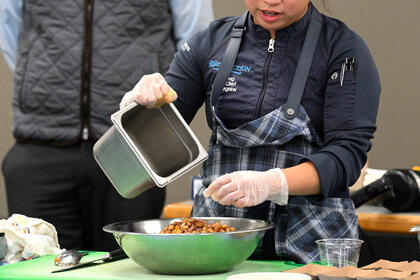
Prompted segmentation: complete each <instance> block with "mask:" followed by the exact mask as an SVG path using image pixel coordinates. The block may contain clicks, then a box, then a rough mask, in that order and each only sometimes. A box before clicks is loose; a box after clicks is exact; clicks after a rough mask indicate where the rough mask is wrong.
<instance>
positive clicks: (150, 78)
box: [120, 73, 178, 109]
mask: <svg viewBox="0 0 420 280" xmlns="http://www.w3.org/2000/svg"><path fill="white" fill-rule="evenodd" d="M177 97H178V96H177V94H176V92H175V91H174V90H173V89H171V88H170V87H169V85H168V83H167V82H166V81H165V78H164V77H163V76H162V75H161V74H160V73H154V74H150V75H144V76H143V77H142V78H141V79H140V81H139V82H138V83H137V84H136V85H135V86H134V88H133V89H132V90H131V91H129V92H127V93H126V94H125V95H124V97H123V98H122V100H121V103H120V109H122V108H124V107H126V106H127V105H129V104H131V103H133V102H134V101H135V102H137V103H138V104H140V105H143V106H146V107H147V108H158V107H160V106H162V105H163V104H164V103H171V102H173V101H175V100H176V99H177Z"/></svg>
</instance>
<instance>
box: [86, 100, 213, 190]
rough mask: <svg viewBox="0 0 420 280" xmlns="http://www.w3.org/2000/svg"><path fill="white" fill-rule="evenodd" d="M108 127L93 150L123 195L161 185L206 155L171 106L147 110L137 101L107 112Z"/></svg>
mask: <svg viewBox="0 0 420 280" xmlns="http://www.w3.org/2000/svg"><path fill="white" fill-rule="evenodd" d="M111 120H112V122H113V124H114V125H113V126H112V127H111V128H110V129H109V130H108V131H107V132H106V133H105V134H104V135H103V136H102V137H101V138H100V139H99V140H98V141H97V142H96V143H95V145H94V147H93V154H94V157H95V159H96V161H97V162H98V164H99V165H100V167H101V168H102V170H103V171H104V173H105V174H106V175H107V177H108V178H109V180H110V181H111V182H112V184H113V185H114V187H115V188H116V189H117V191H118V192H119V194H120V195H121V196H123V197H125V198H133V197H136V196H138V195H139V194H141V193H142V192H144V191H146V190H147V189H149V188H151V187H153V186H158V187H164V186H166V185H167V184H169V183H170V182H172V181H173V180H175V179H176V178H178V177H179V176H181V175H182V174H184V173H186V172H187V171H189V170H190V169H192V168H193V167H195V166H196V165H198V164H200V163H201V162H202V161H204V160H206V159H207V157H208V155H207V152H206V150H205V149H204V148H203V147H202V145H201V144H200V142H199V141H198V139H197V137H196V136H195V135H194V133H193V132H192V130H191V129H190V127H189V126H188V125H187V124H186V122H185V121H184V120H183V118H182V116H181V115H180V114H179V112H178V110H177V109H176V108H175V106H174V105H173V104H165V105H163V106H162V107H160V108H158V109H147V108H145V107H143V106H139V105H137V104H136V103H134V104H131V105H129V106H127V107H126V108H124V109H122V110H120V111H118V112H116V113H114V114H113V115H112V116H111Z"/></svg>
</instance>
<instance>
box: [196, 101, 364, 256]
mask: <svg viewBox="0 0 420 280" xmlns="http://www.w3.org/2000/svg"><path fill="white" fill-rule="evenodd" d="M213 117H214V118H215V121H216V125H215V126H214V128H213V134H212V137H211V140H210V148H209V151H208V153H209V158H208V160H207V161H206V162H205V163H204V164H203V169H202V174H201V175H202V178H203V187H202V188H200V189H199V191H198V193H197V194H196V196H195V198H194V207H193V210H192V214H191V216H195V217H200V216H201V217H217V216H223V217H241V218H242V217H244V218H253V219H262V220H266V221H269V222H272V223H274V224H275V225H276V227H275V229H273V230H270V231H268V232H267V233H266V234H265V235H264V238H263V239H262V240H261V241H260V243H259V245H258V248H257V250H256V251H255V252H254V255H253V257H255V258H264V259H284V260H291V261H294V262H296V263H308V262H312V261H319V254H318V250H317V247H316V244H315V242H314V241H315V240H317V239H321V238H357V237H358V231H357V225H358V222H357V216H356V214H355V208H354V204H353V202H352V201H351V200H350V199H348V198H323V197H322V196H290V197H289V203H288V205H286V206H279V205H277V204H276V203H274V202H271V201H265V202H264V203H262V204H260V205H257V206H254V207H245V208H236V207H234V206H232V205H229V206H224V205H221V204H219V203H218V202H215V201H214V200H213V199H211V198H205V197H204V196H203V190H204V188H205V187H207V186H208V185H209V184H210V183H211V182H212V181H213V180H214V179H216V178H217V177H219V176H221V175H223V174H226V173H230V172H234V171H239V170H256V171H266V170H269V169H272V168H276V167H280V168H287V167H291V166H294V165H297V164H298V161H299V159H301V158H302V156H303V155H310V154H312V153H315V152H317V151H318V150H319V149H320V147H321V145H322V142H321V140H320V138H319V137H318V136H317V134H316V132H315V130H314V128H313V127H312V125H311V124H310V120H309V117H308V115H307V113H306V112H305V110H304V108H303V107H302V106H300V107H299V112H298V114H297V116H296V117H295V118H294V119H292V120H289V119H287V118H286V117H285V112H284V106H282V107H280V108H278V109H276V110H274V111H272V112H271V113H269V114H267V115H265V116H262V117H261V118H259V119H256V120H254V121H252V122H249V123H246V124H244V125H242V126H240V127H239V128H236V129H232V130H230V129H228V128H226V126H224V125H223V122H221V120H220V119H219V118H218V117H217V116H216V114H214V112H213ZM302 176H305V174H302Z"/></svg>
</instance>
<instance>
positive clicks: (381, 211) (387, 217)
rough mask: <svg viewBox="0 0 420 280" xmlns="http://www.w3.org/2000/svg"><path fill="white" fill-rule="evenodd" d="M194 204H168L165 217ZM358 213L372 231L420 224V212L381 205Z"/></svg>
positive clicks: (179, 214)
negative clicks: (393, 209)
mask: <svg viewBox="0 0 420 280" xmlns="http://www.w3.org/2000/svg"><path fill="white" fill-rule="evenodd" d="M192 204H193V202H192V201H191V200H188V201H183V202H178V203H170V204H167V205H166V206H165V207H164V209H163V217H164V218H179V217H188V216H189V215H190V212H191V209H192ZM357 215H358V217H359V224H360V226H361V227H362V229H363V230H365V231H371V232H390V233H405V234H415V233H410V232H409V230H410V229H411V228H412V227H414V226H416V225H420V212H419V213H393V212H391V211H389V210H387V209H385V208H383V207H379V206H361V207H359V208H358V209H357Z"/></svg>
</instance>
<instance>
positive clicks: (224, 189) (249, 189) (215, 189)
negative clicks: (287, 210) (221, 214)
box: [203, 168, 288, 207]
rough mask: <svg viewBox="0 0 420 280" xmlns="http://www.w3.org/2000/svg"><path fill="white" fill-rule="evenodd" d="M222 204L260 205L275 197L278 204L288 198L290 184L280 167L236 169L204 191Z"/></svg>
mask: <svg viewBox="0 0 420 280" xmlns="http://www.w3.org/2000/svg"><path fill="white" fill-rule="evenodd" d="M203 194H204V196H205V197H210V196H211V197H212V198H213V200H215V201H218V202H219V203H220V204H222V205H229V204H232V205H234V206H236V207H249V206H255V205H258V204H260V203H262V202H264V201H266V200H267V199H270V198H271V197H273V198H274V199H275V201H276V202H277V203H278V204H281V205H285V204H287V200H288V184H287V180H286V177H285V176H284V174H283V171H281V169H280V168H275V169H270V170H268V171H248V170H247V171H236V172H233V173H229V174H226V175H223V176H220V177H219V178H217V179H216V180H214V181H213V182H212V183H211V184H210V186H208V188H207V189H205V190H204V192H203Z"/></svg>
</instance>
